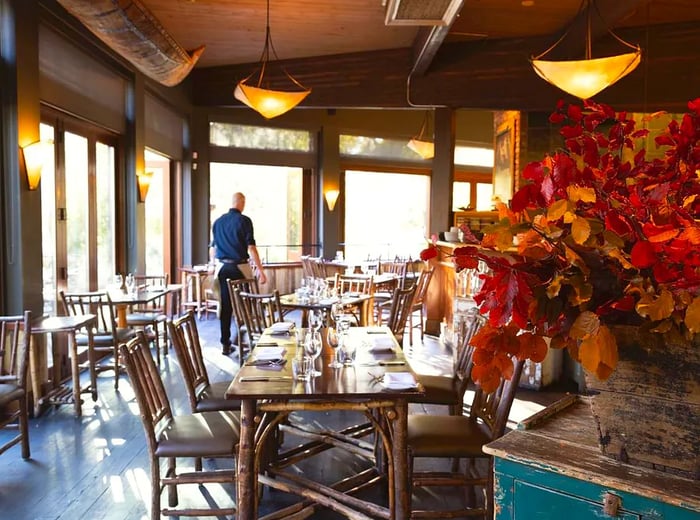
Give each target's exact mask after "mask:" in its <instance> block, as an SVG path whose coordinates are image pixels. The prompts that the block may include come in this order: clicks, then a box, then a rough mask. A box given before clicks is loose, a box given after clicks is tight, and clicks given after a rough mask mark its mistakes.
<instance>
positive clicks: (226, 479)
mask: <svg viewBox="0 0 700 520" xmlns="http://www.w3.org/2000/svg"><path fill="white" fill-rule="evenodd" d="M120 351H121V355H122V359H123V361H124V364H125V365H126V369H127V372H128V374H129V379H130V381H131V386H132V387H133V389H134V395H135V396H136V402H137V403H138V406H139V410H140V413H141V422H142V424H143V428H144V432H145V434H146V443H147V445H148V455H149V459H150V466H151V519H152V520H156V519H158V518H160V515H161V514H163V515H166V516H222V515H234V514H235V513H236V508H235V507H212V508H209V509H195V508H179V509H178V508H177V505H178V494H177V486H179V485H183V484H199V485H202V484H208V483H221V484H231V486H232V487H233V486H234V485H235V480H236V467H235V456H236V450H237V446H238V442H239V439H240V416H239V415H238V414H236V413H233V412H230V411H217V412H202V413H194V414H186V415H173V412H172V409H171V407H170V402H169V401H168V396H167V395H166V393H165V387H164V385H163V381H162V380H161V378H160V375H159V373H158V368H157V367H156V364H155V361H154V360H153V356H152V355H151V351H150V349H149V345H148V341H147V340H146V338H145V337H144V335H143V332H141V331H139V332H138V333H137V337H136V338H134V339H132V340H131V341H129V342H128V343H127V344H126V345H122V346H121V347H120ZM183 457H187V458H189V457H193V458H195V459H203V458H223V459H229V460H230V461H231V462H232V463H233V469H216V470H207V471H189V472H182V473H179V472H178V471H177V466H176V459H177V458H183ZM161 459H166V460H167V470H166V471H165V473H164V474H163V475H161V468H160V465H161ZM166 487H167V488H168V507H167V508H161V501H160V497H161V494H162V492H163V489H164V488H166Z"/></svg>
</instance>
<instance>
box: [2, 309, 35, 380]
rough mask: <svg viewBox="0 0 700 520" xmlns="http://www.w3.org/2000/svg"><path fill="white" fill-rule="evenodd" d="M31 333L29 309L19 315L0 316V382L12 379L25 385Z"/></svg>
mask: <svg viewBox="0 0 700 520" xmlns="http://www.w3.org/2000/svg"><path fill="white" fill-rule="evenodd" d="M31 335H32V313H31V311H24V314H23V315H19V316H0V382H2V381H3V380H12V382H14V383H15V384H17V385H18V386H21V387H26V384H27V369H28V367H29V344H30V342H31Z"/></svg>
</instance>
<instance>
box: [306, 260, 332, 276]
mask: <svg viewBox="0 0 700 520" xmlns="http://www.w3.org/2000/svg"><path fill="white" fill-rule="evenodd" d="M310 266H311V276H312V277H313V278H326V276H328V272H327V269H326V261H325V260H324V259H323V258H322V257H318V258H315V257H314V258H311V264H310Z"/></svg>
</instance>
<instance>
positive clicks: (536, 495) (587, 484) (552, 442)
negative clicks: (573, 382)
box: [484, 396, 700, 520]
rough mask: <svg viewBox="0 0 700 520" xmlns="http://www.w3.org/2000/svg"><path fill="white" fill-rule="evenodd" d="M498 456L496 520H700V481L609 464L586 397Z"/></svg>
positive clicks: (527, 425) (525, 431)
mask: <svg viewBox="0 0 700 520" xmlns="http://www.w3.org/2000/svg"><path fill="white" fill-rule="evenodd" d="M484 451H486V452H487V453H489V454H491V455H493V457H494V507H495V516H494V518H495V520H605V519H616V520H700V481H697V480H690V479H686V478H681V477H678V476H675V475H671V474H667V473H662V472H660V471H656V470H653V469H647V468H640V467H636V466H630V465H627V464H623V463H621V462H618V461H615V460H612V459H609V458H607V457H604V456H603V455H602V454H601V453H600V450H599V449H598V445H597V437H596V430H595V423H594V420H593V417H592V415H591V412H590V406H589V404H588V402H587V401H586V400H585V398H581V397H577V396H572V397H570V398H567V400H566V401H562V402H560V403H556V404H555V405H553V406H552V407H550V409H546V410H544V411H543V412H540V413H539V414H537V415H536V416H534V417H533V418H531V419H528V420H526V421H524V422H523V423H521V425H519V428H518V429H517V430H514V431H512V432H510V433H508V434H506V435H505V436H503V437H502V438H501V439H499V440H497V441H494V442H492V443H490V444H489V445H488V446H486V447H485V448H484Z"/></svg>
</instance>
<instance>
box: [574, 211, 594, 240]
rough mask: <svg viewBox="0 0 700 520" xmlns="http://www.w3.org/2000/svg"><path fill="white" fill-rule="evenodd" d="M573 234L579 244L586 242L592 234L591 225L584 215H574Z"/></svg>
mask: <svg viewBox="0 0 700 520" xmlns="http://www.w3.org/2000/svg"><path fill="white" fill-rule="evenodd" d="M571 236H572V237H574V241H575V242H576V243H577V244H584V243H585V242H586V240H588V237H589V236H591V225H590V224H589V223H588V220H586V219H585V218H583V217H574V220H573V222H572V223H571Z"/></svg>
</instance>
